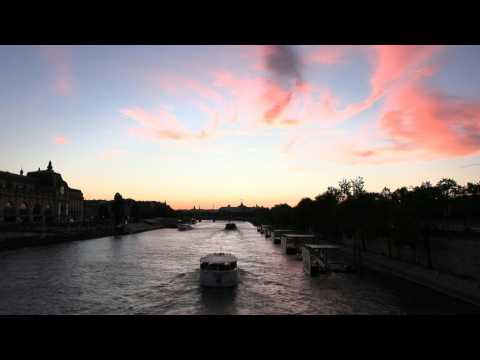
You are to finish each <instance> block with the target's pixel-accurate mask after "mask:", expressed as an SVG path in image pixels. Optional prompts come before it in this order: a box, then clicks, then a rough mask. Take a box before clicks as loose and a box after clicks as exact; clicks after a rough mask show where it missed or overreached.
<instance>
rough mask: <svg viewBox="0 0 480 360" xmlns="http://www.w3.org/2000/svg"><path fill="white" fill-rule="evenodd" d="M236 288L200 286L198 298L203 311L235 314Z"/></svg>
mask: <svg viewBox="0 0 480 360" xmlns="http://www.w3.org/2000/svg"><path fill="white" fill-rule="evenodd" d="M237 292H238V288H237V287H231V288H209V287H201V288H200V300H201V303H202V306H203V308H204V313H207V314H215V315H226V314H236V306H235V302H236V297H237Z"/></svg>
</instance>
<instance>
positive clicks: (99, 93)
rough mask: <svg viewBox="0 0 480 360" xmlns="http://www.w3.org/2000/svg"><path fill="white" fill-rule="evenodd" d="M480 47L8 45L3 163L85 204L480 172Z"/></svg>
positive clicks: (286, 198) (256, 199)
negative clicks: (73, 192) (61, 186)
mask: <svg viewBox="0 0 480 360" xmlns="http://www.w3.org/2000/svg"><path fill="white" fill-rule="evenodd" d="M478 64H480V46H433V45H430V46H418V45H416V46H405V45H402V46H394V45H388V46H387V45H382V46H331V45H329V46H320V45H319V46H312V45H309V46H283V45H282V46H278V45H275V46H274V45H272V46H259V45H258V46H250V45H248V46H247V45H244V46H238V45H235V46H198V45H195V46H173V45H170V46H0V83H1V86H0V125H1V126H0V153H1V154H2V156H1V157H0V170H1V171H9V172H13V173H18V172H19V171H20V169H21V168H23V170H24V171H25V172H28V171H34V170H37V169H38V168H39V167H40V168H42V169H44V168H46V166H47V164H48V161H49V160H51V161H52V164H53V168H54V170H55V171H57V172H59V173H61V174H62V176H63V178H64V180H66V181H67V182H68V184H69V186H70V187H73V188H77V189H80V190H82V192H83V194H84V197H85V199H112V198H113V196H114V194H115V193H116V192H120V193H121V194H122V196H123V197H125V198H133V199H136V200H156V201H167V203H168V204H170V205H171V206H172V207H173V208H176V209H181V208H192V207H193V206H196V207H201V208H212V207H215V208H218V207H220V206H225V205H227V204H230V205H232V206H233V205H238V204H239V203H240V201H243V203H244V204H246V205H249V206H255V205H259V206H273V205H275V204H279V203H288V204H290V205H292V206H294V205H296V204H297V203H298V202H299V201H300V200H301V199H302V198H304V197H312V198H313V197H315V196H316V195H318V194H320V193H322V192H324V191H325V190H326V189H327V188H328V187H329V186H337V185H338V182H339V181H340V180H341V179H343V178H347V179H350V178H355V177H357V176H362V177H363V178H364V180H365V185H366V188H367V190H369V191H381V190H382V189H383V188H384V187H385V186H386V187H389V188H390V189H392V190H394V189H396V188H398V187H401V186H416V185H420V184H421V183H422V182H423V181H430V182H432V183H436V182H437V181H439V180H440V179H441V178H444V177H448V178H453V179H455V180H456V181H457V182H458V183H460V184H462V185H463V184H466V183H467V182H477V181H479V180H480V69H479V66H478Z"/></svg>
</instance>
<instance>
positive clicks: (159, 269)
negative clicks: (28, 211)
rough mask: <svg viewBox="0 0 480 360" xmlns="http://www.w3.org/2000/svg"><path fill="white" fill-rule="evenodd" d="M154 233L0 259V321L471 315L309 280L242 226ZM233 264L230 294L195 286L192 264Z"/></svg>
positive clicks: (334, 278)
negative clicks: (211, 259)
mask: <svg viewBox="0 0 480 360" xmlns="http://www.w3.org/2000/svg"><path fill="white" fill-rule="evenodd" d="M237 225H238V229H239V230H238V231H232V232H226V231H224V230H223V229H224V227H225V223H224V222H215V223H213V222H211V221H203V222H200V223H198V224H196V225H194V230H191V231H182V232H181V231H178V230H176V229H161V230H155V231H149V232H144V233H139V234H133V235H126V236H120V237H105V238H100V239H92V240H84V241H75V242H69V243H62V244H54V245H47V246H42V247H31V248H23V249H18V250H11V251H4V252H1V253H0V314H3V315H6V314H457V313H480V309H479V308H478V307H475V306H473V305H469V304H467V303H464V302H462V301H459V300H456V299H452V298H450V297H447V296H445V295H442V294H440V293H437V292H435V291H432V290H430V289H427V288H424V287H422V286H419V285H416V284H413V283H410V282H407V281H404V280H401V279H397V278H394V277H391V276H387V275H383V274H379V273H376V272H368V271H362V273H355V274H342V273H333V274H329V275H320V276H318V277H315V278H312V277H309V276H307V275H305V274H304V273H303V269H302V262H301V261H299V260H296V259H295V257H292V256H287V255H283V254H282V252H281V249H280V246H278V245H274V244H273V243H272V242H271V241H270V240H267V239H265V238H264V237H263V236H262V235H261V234H259V233H258V232H257V231H256V228H255V227H254V226H253V225H252V224H250V223H241V222H239V223H237ZM215 251H225V252H232V253H234V254H235V255H236V256H237V257H238V265H239V268H240V279H241V281H240V283H239V285H238V286H237V287H236V288H234V289H203V288H201V287H200V286H199V259H200V257H201V256H203V255H205V254H207V253H210V252H215Z"/></svg>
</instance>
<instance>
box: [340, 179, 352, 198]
mask: <svg viewBox="0 0 480 360" xmlns="http://www.w3.org/2000/svg"><path fill="white" fill-rule="evenodd" d="M338 186H339V188H340V194H341V197H342V199H341V200H345V199H347V198H348V197H349V196H350V195H351V188H352V184H351V183H350V181H348V180H347V179H342V180H340V181H339V182H338Z"/></svg>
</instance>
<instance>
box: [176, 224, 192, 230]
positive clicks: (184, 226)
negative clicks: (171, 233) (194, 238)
mask: <svg viewBox="0 0 480 360" xmlns="http://www.w3.org/2000/svg"><path fill="white" fill-rule="evenodd" d="M177 227H178V230H179V231H186V230H192V229H193V227H192V226H191V225H189V224H178V225H177Z"/></svg>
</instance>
